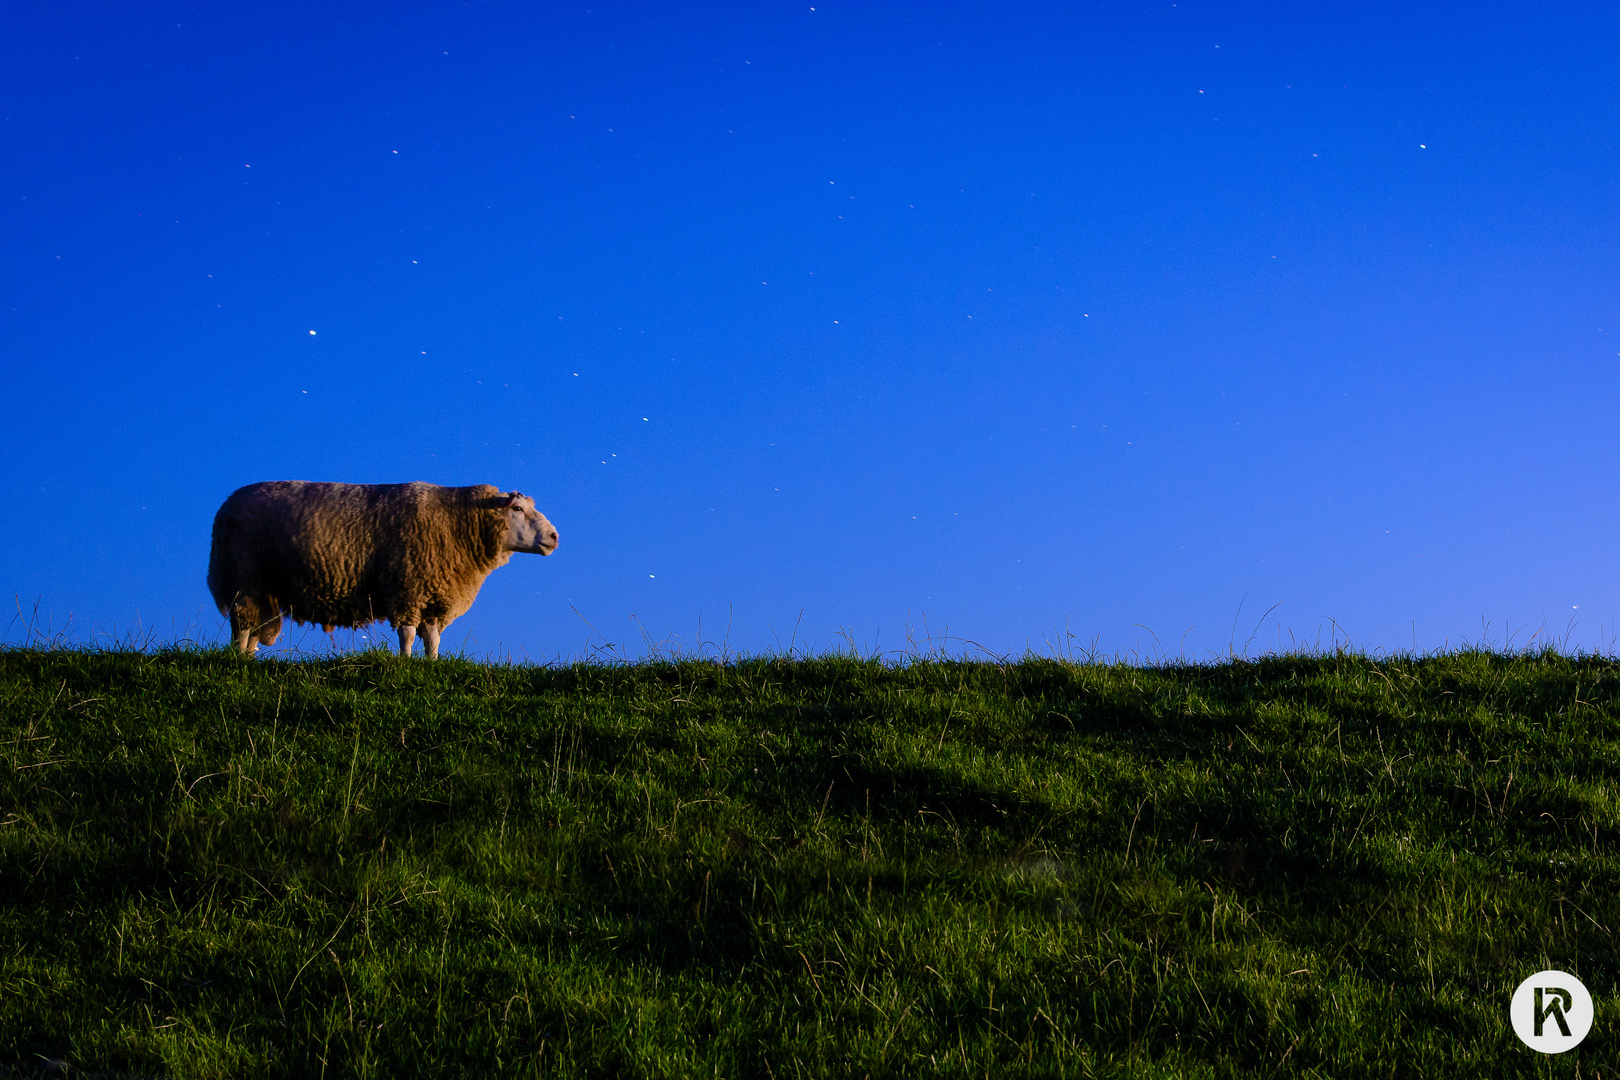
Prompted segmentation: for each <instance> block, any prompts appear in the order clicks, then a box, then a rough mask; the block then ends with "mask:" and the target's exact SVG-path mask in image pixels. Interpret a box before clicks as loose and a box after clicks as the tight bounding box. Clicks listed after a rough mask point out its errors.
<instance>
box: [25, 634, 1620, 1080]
mask: <svg viewBox="0 0 1620 1080" xmlns="http://www.w3.org/2000/svg"><path fill="white" fill-rule="evenodd" d="M1617 691H1620V664H1617V663H1616V662H1615V661H1612V660H1608V659H1603V658H1590V657H1588V658H1570V657H1565V656H1559V655H1556V654H1552V653H1544V654H1537V655H1513V656H1506V655H1499V654H1492V653H1483V652H1459V653H1452V654H1448V655H1442V656H1433V657H1426V658H1417V659H1389V660H1372V659H1368V658H1365V657H1360V656H1355V655H1347V654H1341V655H1327V656H1311V657H1286V658H1277V659H1269V660H1263V661H1260V662H1243V661H1237V662H1230V663H1221V664H1211V665H1173V666H1159V667H1135V666H1125V665H1101V664H1070V663H1064V662H1059V661H1054V660H1027V661H1023V662H1019V663H1005V664H997V663H966V662H951V661H943V660H941V661H934V660H928V661H918V662H915V663H911V664H909V665H905V666H900V667H896V666H893V665H884V664H880V663H877V662H875V661H867V660H860V659H856V658H850V657H825V658H820V659H795V660H783V659H757V660H748V661H744V662H739V663H734V664H720V663H715V662H702V661H691V662H680V663H651V664H642V665H626V666H593V665H577V666H573V667H562V668H535V667H516V666H513V667H503V666H486V665H480V664H475V663H468V662H463V661H455V660H448V661H439V662H433V663H430V662H425V661H421V660H416V661H410V662H402V661H400V660H398V659H396V658H393V657H390V656H387V655H384V654H380V653H370V654H360V655H351V656H346V657H342V658H338V659H328V660H320V661H313V662H296V663H294V662H279V661H243V660H241V659H239V658H237V657H235V656H233V655H229V654H226V653H222V652H185V651H180V652H158V653H139V652H124V653H121V652H105V653H98V652H85V651H73V650H52V651H31V650H24V649H12V650H8V651H0V1066H6V1065H10V1066H12V1067H14V1068H15V1069H17V1070H18V1071H19V1072H20V1074H34V1073H37V1072H38V1071H39V1070H40V1069H41V1067H42V1063H44V1062H45V1061H46V1060H47V1059H57V1060H64V1061H66V1062H67V1063H69V1064H70V1065H71V1066H73V1067H76V1068H78V1069H82V1070H86V1071H91V1072H95V1071H107V1072H125V1073H129V1074H135V1075H162V1076H176V1077H242V1076H261V1075H262V1076H272V1075H273V1076H297V1077H308V1076H321V1075H325V1076H447V1077H452V1076H453V1077H464V1076H469V1075H499V1076H522V1075H530V1074H533V1075H556V1076H581V1075H586V1076H688V1075H690V1076H697V1075H703V1076H715V1075H718V1076H726V1077H766V1078H778V1080H787V1078H788V1077H801V1076H855V1077H860V1076H863V1075H867V1074H870V1075H871V1076H874V1077H877V1076H892V1075H918V1076H986V1075H988V1076H991V1077H1001V1076H1021V1075H1029V1076H1076V1077H1079V1076H1189V1077H1201V1076H1233V1077H1236V1076H1252V1075H1275V1076H1295V1075H1297V1076H1322V1077H1335V1078H1338V1077H1385V1076H1415V1075H1425V1076H1448V1077H1451V1076H1505V1075H1542V1074H1545V1075H1561V1076H1575V1075H1579V1076H1582V1077H1596V1076H1614V1075H1616V1074H1617V1072H1620V1070H1617V1061H1620V1052H1617V1050H1616V1047H1617V1039H1616V1034H1617V1026H1620V1009H1617V1006H1620V998H1617V989H1620V987H1617V982H1616V977H1617V974H1620V972H1617V966H1616V963H1617V952H1616V938H1615V933H1614V931H1615V928H1616V927H1620V860H1617V857H1616V850H1617V849H1616V840H1617V838H1620V787H1617V782H1620V701H1617ZM1547 967H1557V968H1562V969H1565V970H1568V971H1571V972H1573V973H1575V974H1577V975H1578V976H1579V977H1580V978H1581V979H1582V980H1583V981H1584V982H1585V984H1586V985H1587V987H1588V988H1589V989H1590V990H1591V991H1592V994H1593V997H1594V999H1595V1000H1596V1003H1597V1009H1598V1019H1597V1023H1596V1025H1595V1026H1594V1028H1593V1031H1592V1034H1591V1035H1590V1036H1589V1037H1588V1039H1587V1040H1586V1042H1585V1043H1584V1044H1583V1045H1582V1046H1581V1047H1580V1048H1578V1049H1577V1050H1575V1051H1573V1052H1571V1053H1569V1054H1565V1055H1562V1056H1560V1057H1557V1058H1551V1057H1543V1056H1541V1055H1538V1054H1535V1053H1533V1052H1532V1051H1530V1050H1528V1049H1526V1048H1525V1047H1524V1046H1522V1045H1521V1044H1520V1043H1519V1042H1518V1040H1517V1039H1516V1038H1515V1037H1514V1035H1513V1033H1512V1031H1511V1029H1510V1028H1509V1026H1508V1023H1507V1002H1508V999H1509V996H1510V995H1511V993H1512V990H1513V988H1514V987H1515V986H1516V985H1517V984H1518V982H1519V981H1520V980H1521V979H1523V978H1524V977H1526V976H1527V975H1529V974H1531V973H1533V972H1535V971H1537V970H1540V969H1542V968H1547ZM1577 1070H1578V1072H1577ZM0 1071H3V1070H0ZM57 1072H58V1074H60V1072H61V1070H60V1069H59V1068H58V1069H57Z"/></svg>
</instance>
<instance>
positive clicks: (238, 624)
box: [231, 598, 259, 656]
mask: <svg viewBox="0 0 1620 1080" xmlns="http://www.w3.org/2000/svg"><path fill="white" fill-rule="evenodd" d="M258 623H259V606H258V605H257V604H255V603H254V602H253V601H252V600H246V599H241V598H238V599H237V601H236V602H235V603H233V604H232V605H231V644H232V645H234V646H236V651H237V652H239V653H246V654H247V655H248V656H252V655H253V654H254V653H256V652H258V651H259V625H258Z"/></svg>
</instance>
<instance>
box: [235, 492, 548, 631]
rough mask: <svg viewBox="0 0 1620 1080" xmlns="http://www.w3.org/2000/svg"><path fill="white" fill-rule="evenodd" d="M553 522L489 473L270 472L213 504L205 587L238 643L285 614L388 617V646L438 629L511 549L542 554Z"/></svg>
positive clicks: (331, 619) (350, 622)
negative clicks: (434, 477)
mask: <svg viewBox="0 0 1620 1080" xmlns="http://www.w3.org/2000/svg"><path fill="white" fill-rule="evenodd" d="M556 547H557V530H556V529H555V528H553V527H552V525H551V522H549V521H547V520H546V518H545V515H543V514H541V513H540V512H539V511H537V510H536V509H535V508H534V500H532V499H530V498H529V497H528V496H526V495H524V494H522V493H521V492H516V491H509V492H502V491H499V490H497V489H496V488H493V487H491V486H490V485H488V484H479V485H477V486H475V487H439V486H438V485H436V484H423V483H411V484H322V483H307V482H305V481H302V480H274V481H270V482H268V483H263V484H249V485H248V486H247V487H244V488H240V489H238V490H237V491H236V492H234V493H233V494H232V495H231V497H230V498H228V499H226V500H225V504H224V505H223V506H221V507H220V508H219V513H217V514H215V515H214V543H213V549H212V551H211V552H210V554H209V558H208V590H209V591H210V592H211V593H213V595H214V603H215V604H217V605H218V606H219V610H220V613H221V614H223V615H229V616H230V620H231V638H232V640H233V642H234V643H235V645H236V647H237V649H239V650H241V651H242V652H244V653H249V654H251V653H254V652H257V651H258V648H259V646H260V645H261V644H264V645H270V644H272V643H274V642H275V640H276V637H277V636H278V635H279V634H280V633H281V616H282V613H283V612H285V613H286V614H287V615H289V616H290V617H291V618H292V619H293V620H294V621H295V622H299V623H306V622H308V623H320V624H322V627H323V628H324V629H326V630H331V629H332V627H334V626H348V627H361V626H365V625H366V624H367V623H371V622H374V621H376V620H377V619H387V620H388V621H389V623H390V624H392V625H393V627H394V628H395V629H396V630H398V631H399V651H400V655H402V656H409V655H411V647H412V645H413V644H414V643H415V641H416V635H417V632H418V631H421V634H422V637H423V640H424V641H425V642H426V643H427V654H428V656H429V657H435V656H438V655H439V635H440V634H441V633H443V631H444V628H445V627H447V626H449V625H450V623H451V621H452V620H454V619H456V618H457V617H458V616H460V615H461V614H462V613H464V612H465V611H466V610H467V609H468V608H470V607H472V602H473V600H475V599H476V598H477V596H478V589H479V586H481V585H483V583H484V579H485V578H486V577H488V576H489V575H490V572H491V571H493V570H495V568H496V567H500V566H505V565H506V562H507V560H508V559H510V558H511V557H512V552H514V551H524V552H532V553H535V554H539V555H550V554H551V553H552V552H553V551H554V550H556Z"/></svg>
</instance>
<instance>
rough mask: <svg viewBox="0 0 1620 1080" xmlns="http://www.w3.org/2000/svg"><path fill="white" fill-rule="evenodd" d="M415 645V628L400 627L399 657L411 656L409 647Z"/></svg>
mask: <svg viewBox="0 0 1620 1080" xmlns="http://www.w3.org/2000/svg"><path fill="white" fill-rule="evenodd" d="M415 644H416V627H414V626H402V627H400V628H399V655H401V656H409V655H411V647H412V646H413V645H415Z"/></svg>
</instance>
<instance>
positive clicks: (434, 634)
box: [422, 622, 439, 660]
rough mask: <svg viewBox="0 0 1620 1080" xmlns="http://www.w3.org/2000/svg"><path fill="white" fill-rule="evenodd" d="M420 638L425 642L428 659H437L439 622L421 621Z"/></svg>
mask: <svg viewBox="0 0 1620 1080" xmlns="http://www.w3.org/2000/svg"><path fill="white" fill-rule="evenodd" d="M422 640H423V641H425V642H426V643H427V655H428V659H429V660H437V659H438V658H439V624H438V623H436V622H425V623H423V624H422Z"/></svg>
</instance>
